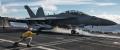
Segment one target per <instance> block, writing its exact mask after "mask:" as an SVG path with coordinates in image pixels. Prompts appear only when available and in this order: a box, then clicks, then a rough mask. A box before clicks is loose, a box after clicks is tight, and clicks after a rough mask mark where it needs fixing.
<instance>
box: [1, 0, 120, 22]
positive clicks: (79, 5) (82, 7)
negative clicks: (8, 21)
mask: <svg viewBox="0 0 120 50" xmlns="http://www.w3.org/2000/svg"><path fill="white" fill-rule="evenodd" d="M119 2H120V1H119V0H114V1H113V0H1V1H0V11H1V12H0V16H6V17H16V18H28V17H29V15H28V13H27V11H26V10H25V9H24V5H29V6H30V8H31V9H32V10H33V12H34V13H36V10H37V8H38V7H43V9H44V12H45V14H46V15H47V14H48V13H49V14H54V13H61V12H64V11H67V10H78V11H81V12H84V13H86V14H88V15H91V16H96V17H99V18H104V19H108V20H112V21H114V22H116V23H119V24H120V22H119V21H120V15H119V14H120V12H119V11H118V10H119V9H120V7H119V6H120V3H119Z"/></svg>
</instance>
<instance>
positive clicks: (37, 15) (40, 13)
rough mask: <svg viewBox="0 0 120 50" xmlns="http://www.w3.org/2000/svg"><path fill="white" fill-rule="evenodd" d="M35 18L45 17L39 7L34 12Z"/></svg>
mask: <svg viewBox="0 0 120 50" xmlns="http://www.w3.org/2000/svg"><path fill="white" fill-rule="evenodd" d="M36 17H45V14H44V10H43V8H42V7H39V8H38V10H37V12H36Z"/></svg>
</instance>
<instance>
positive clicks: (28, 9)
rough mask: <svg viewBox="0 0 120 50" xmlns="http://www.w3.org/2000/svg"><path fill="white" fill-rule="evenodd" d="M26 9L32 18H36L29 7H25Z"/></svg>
mask: <svg viewBox="0 0 120 50" xmlns="http://www.w3.org/2000/svg"><path fill="white" fill-rule="evenodd" d="M24 7H25V9H26V10H27V12H28V14H29V15H30V18H36V15H35V14H34V13H33V11H32V10H31V9H30V8H29V6H27V5H25V6H24Z"/></svg>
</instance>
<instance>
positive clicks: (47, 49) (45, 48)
mask: <svg viewBox="0 0 120 50" xmlns="http://www.w3.org/2000/svg"><path fill="white" fill-rule="evenodd" d="M0 41H3V42H10V43H14V41H11V40H6V39H0ZM20 44H21V45H27V44H25V43H20ZM34 46H35V45H34ZM34 48H40V49H44V50H56V49H52V48H47V47H43V46H36V47H34Z"/></svg>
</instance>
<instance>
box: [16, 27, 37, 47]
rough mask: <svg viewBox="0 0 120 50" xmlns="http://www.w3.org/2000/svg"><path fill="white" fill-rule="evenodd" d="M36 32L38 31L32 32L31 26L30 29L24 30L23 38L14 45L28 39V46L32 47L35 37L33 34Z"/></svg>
mask: <svg viewBox="0 0 120 50" xmlns="http://www.w3.org/2000/svg"><path fill="white" fill-rule="evenodd" d="M35 34H36V33H33V32H32V28H29V29H28V31H26V32H24V33H23V34H22V35H21V39H20V40H18V41H17V42H15V43H14V46H19V42H22V41H26V40H28V42H27V47H31V41H32V37H33V35H35Z"/></svg>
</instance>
